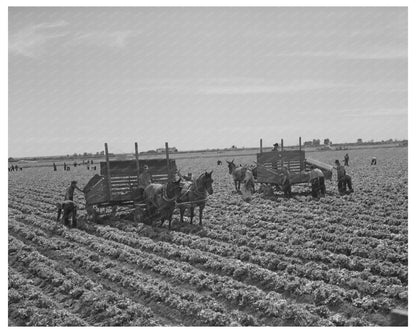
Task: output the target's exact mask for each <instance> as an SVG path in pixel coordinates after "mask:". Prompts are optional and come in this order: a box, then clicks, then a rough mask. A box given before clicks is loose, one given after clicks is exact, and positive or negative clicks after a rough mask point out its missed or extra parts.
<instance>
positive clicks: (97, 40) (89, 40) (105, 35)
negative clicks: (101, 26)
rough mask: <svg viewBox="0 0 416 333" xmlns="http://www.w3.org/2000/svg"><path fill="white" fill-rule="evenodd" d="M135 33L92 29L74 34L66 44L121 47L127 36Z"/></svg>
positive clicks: (125, 42) (124, 44)
mask: <svg viewBox="0 0 416 333" xmlns="http://www.w3.org/2000/svg"><path fill="white" fill-rule="evenodd" d="M133 35H135V33H134V32H133V31H131V30H120V31H93V32H86V33H80V34H77V35H75V36H74V37H73V38H71V40H70V41H68V43H67V45H87V46H88V45H90V46H100V47H111V48H123V47H125V46H126V45H127V40H128V38H130V37H132V36H133Z"/></svg>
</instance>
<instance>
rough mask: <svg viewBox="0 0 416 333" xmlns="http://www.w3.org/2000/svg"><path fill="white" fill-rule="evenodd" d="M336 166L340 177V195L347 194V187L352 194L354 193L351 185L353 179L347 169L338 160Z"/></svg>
mask: <svg viewBox="0 0 416 333" xmlns="http://www.w3.org/2000/svg"><path fill="white" fill-rule="evenodd" d="M335 165H336V169H337V176H338V191H339V194H345V193H346V191H347V186H348V189H349V190H350V192H354V190H353V189H352V184H351V177H350V176H348V175H347V173H346V172H345V168H344V167H343V166H342V165H341V164H340V163H339V161H338V160H335Z"/></svg>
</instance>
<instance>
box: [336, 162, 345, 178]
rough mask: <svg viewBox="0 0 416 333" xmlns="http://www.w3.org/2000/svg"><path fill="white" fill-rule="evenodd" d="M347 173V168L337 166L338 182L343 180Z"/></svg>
mask: <svg viewBox="0 0 416 333" xmlns="http://www.w3.org/2000/svg"><path fill="white" fill-rule="evenodd" d="M346 174H347V173H346V172H345V168H344V167H343V166H342V165H339V166H337V176H338V180H341V179H343V178H344V177H345V175H346Z"/></svg>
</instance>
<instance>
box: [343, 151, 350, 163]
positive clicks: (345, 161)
mask: <svg viewBox="0 0 416 333" xmlns="http://www.w3.org/2000/svg"><path fill="white" fill-rule="evenodd" d="M349 160H350V157H349V156H348V154H345V156H344V165H345V166H348V162H349Z"/></svg>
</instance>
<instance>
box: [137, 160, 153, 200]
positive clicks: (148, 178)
mask: <svg viewBox="0 0 416 333" xmlns="http://www.w3.org/2000/svg"><path fill="white" fill-rule="evenodd" d="M152 182H153V178H152V175H151V173H150V171H149V166H148V165H146V164H145V165H144V166H143V172H142V173H141V174H140V175H139V196H140V197H142V196H143V192H144V189H145V188H146V187H147V186H148V185H150V184H151V183H152Z"/></svg>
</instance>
